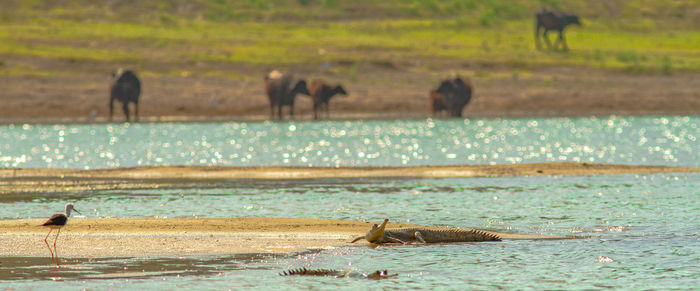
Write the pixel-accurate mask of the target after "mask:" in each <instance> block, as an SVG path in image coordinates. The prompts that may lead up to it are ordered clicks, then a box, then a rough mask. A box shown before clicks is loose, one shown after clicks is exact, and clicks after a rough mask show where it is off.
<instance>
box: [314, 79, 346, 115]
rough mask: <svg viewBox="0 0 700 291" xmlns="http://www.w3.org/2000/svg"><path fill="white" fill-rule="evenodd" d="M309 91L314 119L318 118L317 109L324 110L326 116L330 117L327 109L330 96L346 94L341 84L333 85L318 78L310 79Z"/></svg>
mask: <svg viewBox="0 0 700 291" xmlns="http://www.w3.org/2000/svg"><path fill="white" fill-rule="evenodd" d="M309 91H310V92H311V99H312V100H313V102H314V119H318V111H319V110H320V111H324V110H325V111H326V117H330V112H329V110H328V102H329V101H330V100H331V97H333V96H335V95H336V94H340V95H348V93H347V92H345V89H343V87H342V86H340V85H337V86H335V87H333V86H331V85H328V84H327V83H326V82H325V81H323V80H320V79H314V80H313V81H311V87H309Z"/></svg>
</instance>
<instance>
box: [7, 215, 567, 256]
mask: <svg viewBox="0 0 700 291" xmlns="http://www.w3.org/2000/svg"><path fill="white" fill-rule="evenodd" d="M44 221H45V219H22V220H2V221H0V243H1V245H2V248H1V249H0V256H50V254H49V251H48V249H47V247H46V244H45V243H44V237H45V236H46V234H47V233H48V231H49V230H48V229H47V228H45V227H41V226H39V225H40V224H41V223H43V222H44ZM372 224H373V222H363V221H350V220H332V219H314V218H252V217H239V218H71V219H70V221H69V223H68V225H66V226H65V227H64V228H63V229H62V230H61V234H60V236H59V238H58V242H57V246H58V251H59V255H60V256H61V257H100V258H102V257H172V256H202V255H233V254H243V253H275V254H279V253H294V252H300V251H305V250H311V249H334V248H339V247H343V246H349V245H354V246H360V247H362V246H364V245H369V244H368V243H367V242H366V241H363V242H360V243H355V244H350V243H349V241H351V240H352V239H353V238H355V237H358V236H362V235H364V234H365V233H366V232H367V231H368V230H369V229H370V228H371V226H372ZM416 226H417V225H410V224H399V223H389V225H388V227H389V228H394V227H416ZM53 233H54V234H55V231H54V232H53ZM499 235H501V237H503V238H504V239H506V240H508V239H558V238H562V237H555V236H547V235H528V234H510V233H499ZM53 237H54V235H53V234H52V235H51V238H50V239H49V244H52V242H53ZM489 243H492V242H489Z"/></svg>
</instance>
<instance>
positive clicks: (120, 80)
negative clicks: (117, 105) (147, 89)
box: [109, 69, 141, 121]
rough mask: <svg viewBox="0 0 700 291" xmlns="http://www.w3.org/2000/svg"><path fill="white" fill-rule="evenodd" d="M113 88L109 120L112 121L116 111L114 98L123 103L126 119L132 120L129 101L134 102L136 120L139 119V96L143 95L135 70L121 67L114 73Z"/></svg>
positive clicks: (111, 90)
mask: <svg viewBox="0 0 700 291" xmlns="http://www.w3.org/2000/svg"><path fill="white" fill-rule="evenodd" d="M112 76H113V79H112V80H113V81H112V88H111V89H110V92H111V94H110V97H109V120H110V121H112V115H113V113H114V100H118V101H119V102H121V103H122V109H123V110H124V114H125V115H126V121H130V116H129V102H133V103H134V109H135V110H134V111H135V115H136V120H137V121H138V120H139V96H140V95H141V82H140V81H139V78H138V77H136V74H134V72H133V71H130V70H124V69H119V70H117V72H115V73H114V74H112Z"/></svg>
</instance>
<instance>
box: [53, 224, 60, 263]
mask: <svg viewBox="0 0 700 291" xmlns="http://www.w3.org/2000/svg"><path fill="white" fill-rule="evenodd" d="M59 234H61V228H59V229H58V232H56V238H55V239H54V240H53V251H54V253H56V268H60V267H61V264H60V263H58V250H57V249H56V241H57V240H58V235H59Z"/></svg>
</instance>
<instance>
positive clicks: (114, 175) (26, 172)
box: [0, 163, 700, 193]
mask: <svg viewBox="0 0 700 291" xmlns="http://www.w3.org/2000/svg"><path fill="white" fill-rule="evenodd" d="M673 172H695V173H697V172H700V168H684V167H667V166H646V165H606V164H591V163H532V164H512V165H459V166H416V167H342V168H333V167H224V166H149V167H133V168H113V169H95V170H75V169H0V193H8V192H40V191H41V192H47V191H49V192H50V191H58V192H60V191H67V190H72V191H76V190H96V189H137V188H156V187H167V186H168V185H177V184H182V183H199V182H207V183H210V182H215V181H225V180H235V179H264V180H270V179H274V180H286V179H344V178H470V177H513V176H571V175H611V174H651V173H673Z"/></svg>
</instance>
